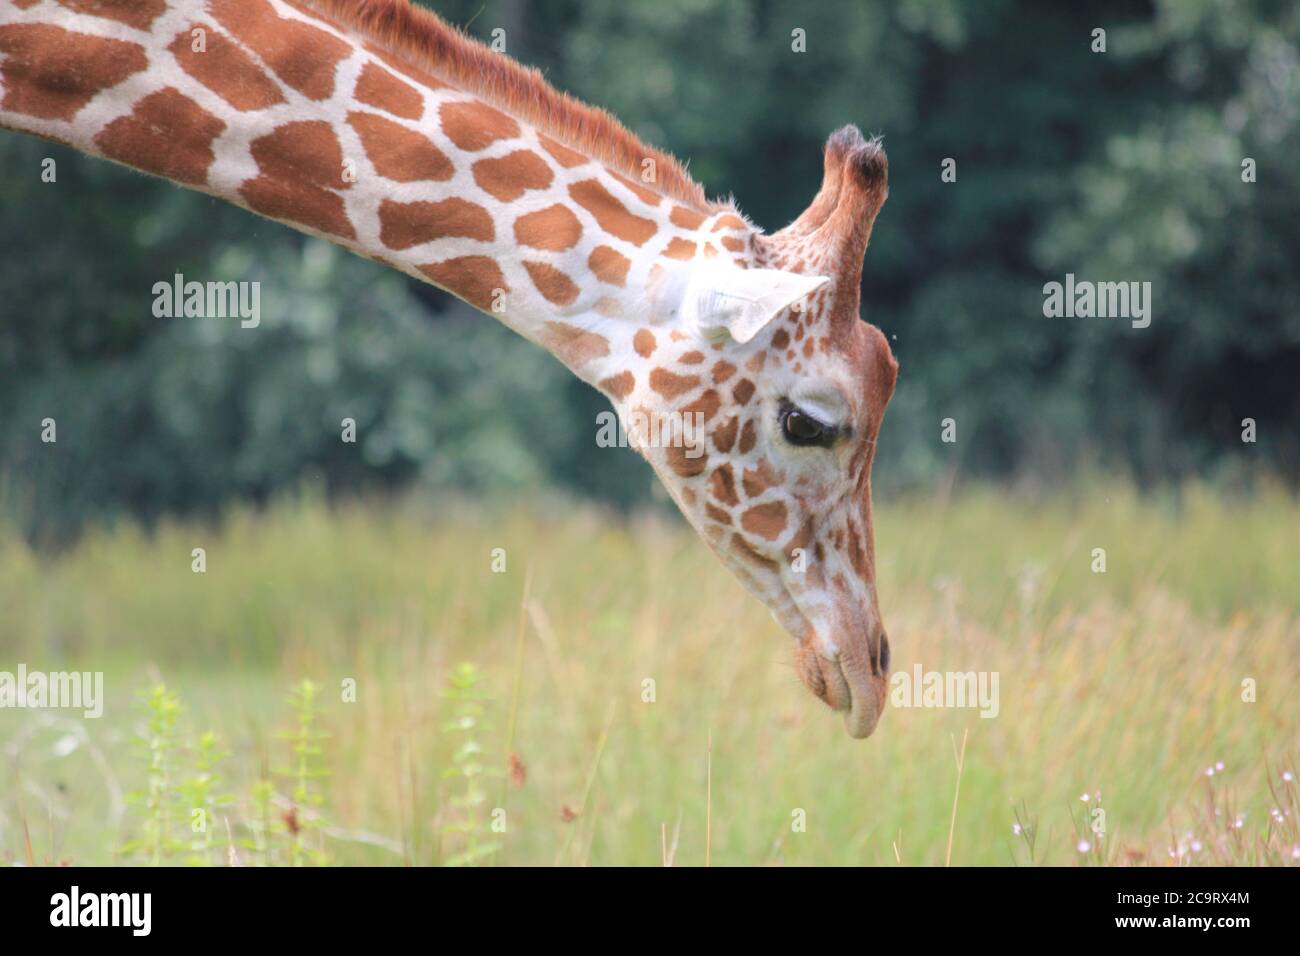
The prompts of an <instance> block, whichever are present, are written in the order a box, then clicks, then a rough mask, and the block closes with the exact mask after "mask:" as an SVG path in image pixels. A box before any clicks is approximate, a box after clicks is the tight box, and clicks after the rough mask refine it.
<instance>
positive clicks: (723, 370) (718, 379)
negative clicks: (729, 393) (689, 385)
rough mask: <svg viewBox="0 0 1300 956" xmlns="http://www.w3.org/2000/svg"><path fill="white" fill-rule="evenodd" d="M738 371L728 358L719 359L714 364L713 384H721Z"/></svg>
mask: <svg viewBox="0 0 1300 956" xmlns="http://www.w3.org/2000/svg"><path fill="white" fill-rule="evenodd" d="M735 373H736V366H734V365H732V364H731V363H730V362H728V361H727V360H726V359H719V360H718V361H717V362H716V363H714V366H713V384H714V385H721V384H722V383H723V382H725V381H726V380H727V379H729V378H731V376H732V375H734V374H735Z"/></svg>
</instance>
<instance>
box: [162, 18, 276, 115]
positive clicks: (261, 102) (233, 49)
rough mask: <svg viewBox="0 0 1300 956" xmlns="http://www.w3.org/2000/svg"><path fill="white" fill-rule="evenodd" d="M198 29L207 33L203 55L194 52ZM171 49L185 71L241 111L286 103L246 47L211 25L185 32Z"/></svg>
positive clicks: (169, 48)
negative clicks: (245, 50) (195, 33)
mask: <svg viewBox="0 0 1300 956" xmlns="http://www.w3.org/2000/svg"><path fill="white" fill-rule="evenodd" d="M195 29H202V30H204V31H205V32H206V34H207V40H206V43H207V49H206V50H205V51H204V52H203V53H195V52H194V48H193V45H192V36H191V31H192V30H195ZM167 49H168V50H169V51H171V54H172V56H174V57H176V62H177V63H179V64H180V67H181V69H182V70H184V71H185V72H186V73H188V74H189V75H190V76H192V77H194V79H196V80H198V81H199V82H200V83H202V84H203V85H204V86H206V87H207V88H208V89H210V90H211V91H212V92H214V93H216V94H217V95H218V96H220V97H221V98H222V99H223V100H225V101H226V102H227V103H229V104H230V105H231V106H233V107H234V108H235V109H237V110H242V111H244V112H248V111H250V110H261V109H266V107H268V106H274V105H275V104H276V103H283V102H284V97H283V96H282V95H281V94H280V88H279V87H278V86H276V85H275V83H274V82H273V81H272V80H271V78H270V77H269V76H267V75H266V73H265V72H264V71H263V70H262V68H261V67H259V66H258V65H257V64H256V63H254V62H253V60H252V58H251V57H250V56H249V55H248V54H247V53H245V52H244V50H243V48H242V47H240V46H239V44H237V43H235V42H234V41H232V40H230V39H228V38H227V37H226V36H225V35H224V34H222V33H218V32H217V31H216V30H214V29H212V28H211V27H209V26H208V25H207V24H195V25H194V26H192V27H190V29H189V30H182V31H181V32H180V33H178V34H176V39H175V40H173V41H172V44H171V46H169V47H168V48H167Z"/></svg>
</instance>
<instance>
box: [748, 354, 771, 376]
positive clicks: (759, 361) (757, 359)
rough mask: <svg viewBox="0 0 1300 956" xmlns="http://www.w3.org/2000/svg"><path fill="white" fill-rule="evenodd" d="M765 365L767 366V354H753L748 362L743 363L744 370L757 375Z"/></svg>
mask: <svg viewBox="0 0 1300 956" xmlns="http://www.w3.org/2000/svg"><path fill="white" fill-rule="evenodd" d="M765 364H767V353H766V352H755V353H754V354H753V355H752V356H751V357H750V359H749V361H748V362H746V363H745V368H746V369H747V370H749V371H751V372H753V373H754V374H755V375H757V374H758V373H759V372H761V371H763V366H764V365H765Z"/></svg>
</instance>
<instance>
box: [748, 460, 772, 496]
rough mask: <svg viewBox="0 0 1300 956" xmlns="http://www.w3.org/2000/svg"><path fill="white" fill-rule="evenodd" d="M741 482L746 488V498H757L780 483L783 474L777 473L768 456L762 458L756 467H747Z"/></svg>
mask: <svg viewBox="0 0 1300 956" xmlns="http://www.w3.org/2000/svg"><path fill="white" fill-rule="evenodd" d="M740 482H741V485H742V486H743V487H744V489H745V497H746V498H757V497H758V496H759V495H761V494H762V493H763V492H765V491H767V489H769V488H773V487H775V486H776V485H779V484H780V483H781V476H780V475H778V474H777V473H776V470H775V469H774V468H773V467H772V465H771V464H770V463H769V462H768V460H767V459H766V458H762V459H760V460H759V462H758V466H757V467H756V468H746V469H745V473H744V475H742V476H741V480H740Z"/></svg>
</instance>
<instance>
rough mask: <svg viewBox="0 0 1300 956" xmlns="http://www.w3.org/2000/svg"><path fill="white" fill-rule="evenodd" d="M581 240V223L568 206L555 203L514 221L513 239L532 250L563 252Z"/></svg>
mask: <svg viewBox="0 0 1300 956" xmlns="http://www.w3.org/2000/svg"><path fill="white" fill-rule="evenodd" d="M581 238H582V223H580V222H579V221H578V217H577V216H575V215H574V214H573V212H572V210H570V209H569V207H568V206H562V205H560V204H559V203H556V204H555V205H554V206H547V207H546V208H545V209H539V210H538V211H537V212H530V213H529V214H528V215H526V216H520V217H519V218H518V219H516V220H515V239H516V240H517V241H518V242H519V243H521V244H522V245H525V246H532V247H533V248H534V249H549V250H551V251H552V252H563V251H564V250H565V249H572V248H573V247H574V246H576V245H577V244H578V240H579V239H581Z"/></svg>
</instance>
